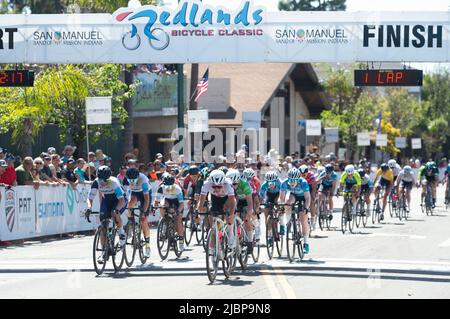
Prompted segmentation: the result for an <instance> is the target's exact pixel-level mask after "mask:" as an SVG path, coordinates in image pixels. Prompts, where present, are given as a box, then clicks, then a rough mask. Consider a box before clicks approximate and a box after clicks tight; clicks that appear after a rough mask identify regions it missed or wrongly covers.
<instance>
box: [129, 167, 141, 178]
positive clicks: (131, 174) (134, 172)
mask: <svg viewBox="0 0 450 319" xmlns="http://www.w3.org/2000/svg"><path fill="white" fill-rule="evenodd" d="M126 177H127V179H138V178H139V170H138V169H137V168H134V167H131V168H129V169H128V170H127V173H126Z"/></svg>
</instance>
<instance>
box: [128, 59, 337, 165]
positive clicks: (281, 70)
mask: <svg viewBox="0 0 450 319" xmlns="http://www.w3.org/2000/svg"><path fill="white" fill-rule="evenodd" d="M207 67H209V89H208V92H207V93H206V94H204V95H203V96H202V97H201V98H200V100H199V105H198V108H199V109H207V110H208V111H209V126H210V127H211V128H218V129H220V130H221V131H223V132H225V130H226V129H227V128H234V129H236V128H242V126H243V113H244V112H259V113H261V127H263V128H267V131H268V133H267V134H268V136H267V144H268V147H270V143H275V144H272V145H279V153H280V154H291V153H294V152H300V154H304V145H305V136H304V129H303V127H302V126H301V125H299V121H301V120H304V119H318V118H319V117H320V113H321V112H322V111H323V110H324V109H325V108H327V107H328V105H329V102H328V100H327V98H326V96H325V94H324V92H323V91H322V90H321V87H320V83H319V79H318V77H317V75H316V72H315V71H314V69H313V67H312V65H311V64H308V63H297V64H291V63H279V64H274V63H261V64H212V65H209V66H208V65H203V64H202V65H200V66H199V75H200V77H201V76H202V75H203V74H204V72H205V70H206V68H207ZM190 70H191V67H190V65H186V66H185V74H186V76H187V81H186V83H187V86H188V85H189V83H190V79H189V76H190ZM188 92H190V90H189V87H186V99H185V100H186V101H188V100H189V98H190V97H189V96H188ZM186 103H187V104H188V102H186ZM176 125H177V117H176V113H175V114H174V113H173V110H167V111H166V114H155V116H150V117H139V118H135V121H134V133H135V145H137V146H138V147H139V149H140V150H141V154H145V155H146V156H145V157H146V160H147V159H148V158H153V156H154V155H155V154H156V153H158V152H165V153H166V154H167V153H168V151H169V150H170V148H171V147H172V145H173V144H172V143H168V142H164V143H161V142H158V138H161V137H169V136H170V134H171V132H172V130H173V129H175V128H176ZM271 128H278V129H279V134H278V136H276V134H271V130H270V129H271ZM272 135H273V136H272ZM273 139H276V141H272V140H273ZM312 142H313V138H312V137H310V138H309V139H308V144H310V143H312ZM316 144H317V145H318V144H319V142H318V140H317V139H316ZM224 149H226V148H225V146H224Z"/></svg>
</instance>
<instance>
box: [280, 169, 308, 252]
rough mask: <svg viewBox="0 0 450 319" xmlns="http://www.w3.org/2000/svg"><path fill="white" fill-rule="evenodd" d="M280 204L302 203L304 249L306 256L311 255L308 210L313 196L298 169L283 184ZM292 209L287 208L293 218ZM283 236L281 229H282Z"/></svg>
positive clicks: (283, 223) (291, 171)
mask: <svg viewBox="0 0 450 319" xmlns="http://www.w3.org/2000/svg"><path fill="white" fill-rule="evenodd" d="M280 202H281V203H284V204H294V203H300V211H299V213H300V217H299V219H300V223H301V226H302V234H303V238H304V245H303V249H304V251H305V254H308V253H309V248H310V247H309V232H310V229H309V224H308V209H307V207H310V205H311V194H310V189H309V185H308V182H307V181H306V180H305V179H304V178H302V177H301V176H300V171H299V170H298V169H297V168H292V169H290V170H289V172H288V178H287V179H286V180H285V181H284V182H283V183H282V184H281V190H280ZM291 210H292V207H290V206H286V215H287V216H291ZM280 223H281V225H286V222H285V220H284V218H282V219H281V221H280ZM280 234H281V227H280Z"/></svg>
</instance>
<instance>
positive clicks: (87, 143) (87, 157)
mask: <svg viewBox="0 0 450 319" xmlns="http://www.w3.org/2000/svg"><path fill="white" fill-rule="evenodd" d="M86 146H87V147H86V150H87V151H86V152H87V153H86V154H87V156H86V159H87V164H88V168H89V169H88V172H89V176H88V178H89V182H90V181H91V166H90V165H89V127H88V124H87V121H86Z"/></svg>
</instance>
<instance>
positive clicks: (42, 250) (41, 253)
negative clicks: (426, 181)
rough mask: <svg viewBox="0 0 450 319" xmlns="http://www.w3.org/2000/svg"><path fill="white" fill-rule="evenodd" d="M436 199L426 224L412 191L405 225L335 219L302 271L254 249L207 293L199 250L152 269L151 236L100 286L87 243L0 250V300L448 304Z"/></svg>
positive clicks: (447, 252) (446, 255)
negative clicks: (348, 225) (344, 224)
mask: <svg viewBox="0 0 450 319" xmlns="http://www.w3.org/2000/svg"><path fill="white" fill-rule="evenodd" d="M443 191H444V190H443V187H440V188H439V190H438V206H437V207H436V209H435V215H434V216H426V215H425V214H423V213H422V212H421V210H420V206H419V198H420V193H419V191H418V190H414V196H413V207H414V210H413V211H412V212H411V216H410V219H409V220H408V221H407V222H403V221H402V222H399V220H398V219H396V218H390V217H389V216H387V217H386V219H385V221H384V222H383V223H382V224H376V225H372V223H371V221H370V222H369V225H368V226H369V227H368V228H360V229H358V230H357V231H356V233H355V234H350V233H346V234H345V235H343V234H342V232H341V230H340V214H339V213H337V214H336V215H335V218H334V220H333V221H332V226H333V229H332V230H330V231H324V232H320V231H319V232H316V233H315V235H316V237H315V238H312V239H311V240H310V243H311V252H310V254H309V255H307V256H306V257H305V259H304V260H303V261H302V262H294V263H289V261H288V260H287V258H286V257H284V258H274V259H273V260H271V261H269V260H268V258H267V253H266V250H265V248H262V249H261V257H260V260H259V263H257V264H253V262H251V263H250V266H249V268H248V270H246V271H244V272H242V271H241V270H238V271H237V272H236V273H235V275H233V276H232V277H231V278H230V279H228V280H226V279H225V277H224V276H223V274H222V273H219V275H218V277H217V280H216V282H215V283H214V284H210V283H209V280H208V278H207V275H206V270H205V257H204V253H203V249H202V247H201V246H192V245H193V244H192V243H191V246H190V247H188V249H187V250H186V251H185V252H184V253H183V255H182V257H181V258H179V259H176V257H175V255H174V253H173V252H171V253H170V254H169V257H168V260H166V261H163V262H161V260H160V258H159V255H158V252H157V249H156V243H155V240H154V235H155V234H156V230H155V229H153V230H152V240H151V241H152V256H151V258H150V260H149V261H148V262H147V264H146V265H144V266H133V267H132V268H130V269H127V270H124V271H122V272H120V273H117V274H114V272H113V270H112V264H111V262H109V263H108V265H107V270H106V272H105V274H103V275H102V276H100V277H99V276H96V273H95V272H94V270H93V264H92V257H91V251H92V240H93V236H90V235H89V236H88V235H75V236H74V237H72V238H69V239H62V240H61V239H52V240H46V241H27V242H25V243H24V244H23V245H15V246H8V247H0V298H89V299H91V298H92V299H94V298H108V299H109V298H126V297H127V295H128V294H129V293H132V296H133V298H181V299H191V298H193V299H208V298H226V299H245V298H256V299H258V298H298V299H302V298H450V212H449V211H446V210H445V207H444V206H443V197H444V194H443ZM341 201H342V199H338V200H337V202H338V205H337V206H338V207H341V206H342V203H341ZM387 215H389V214H387ZM263 239H264V238H263ZM284 256H286V251H284ZM250 260H251V258H250ZM135 263H136V262H135Z"/></svg>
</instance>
